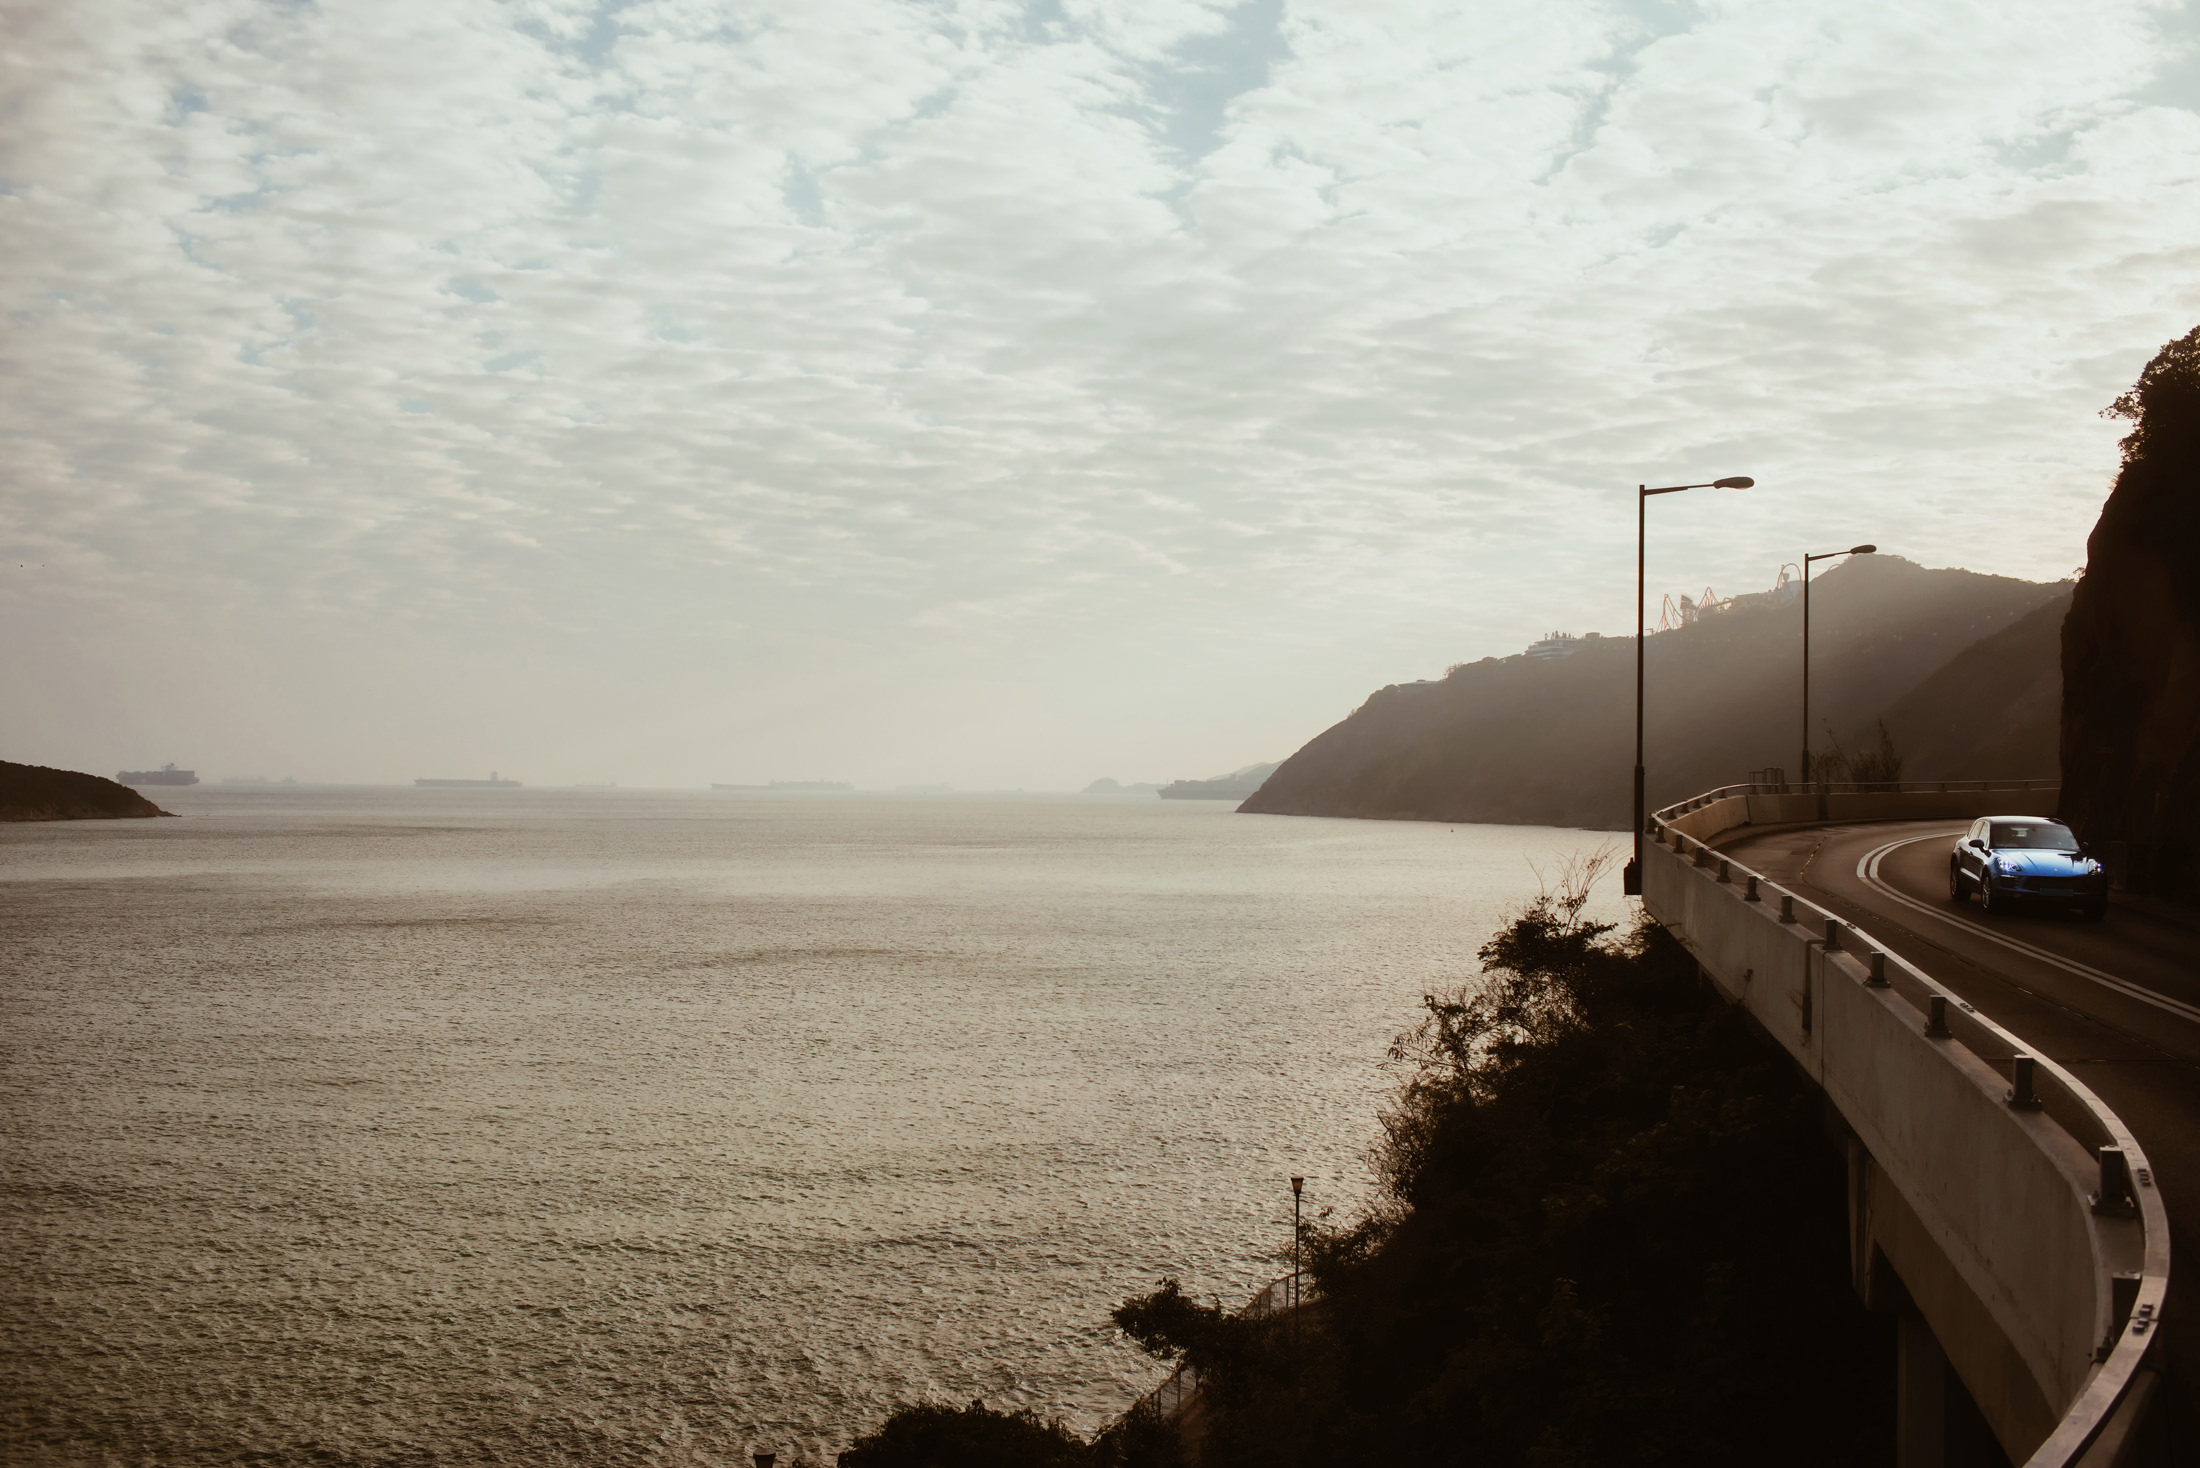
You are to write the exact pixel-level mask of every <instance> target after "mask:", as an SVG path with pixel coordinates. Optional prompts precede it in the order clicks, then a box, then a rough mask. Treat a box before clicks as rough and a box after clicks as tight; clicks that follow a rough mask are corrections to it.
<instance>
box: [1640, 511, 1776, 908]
mask: <svg viewBox="0 0 2200 1468" xmlns="http://www.w3.org/2000/svg"><path fill="white" fill-rule="evenodd" d="M1756 482H1757V481H1756V480H1754V479H1751V478H1750V477H1749V476H1748V475H1746V474H1738V475H1736V476H1734V477H1733V478H1731V479H1714V480H1712V481H1711V482H1710V483H1708V484H1670V485H1667V486H1666V487H1665V488H1664V489H1651V488H1649V487H1648V486H1647V485H1641V484H1638V485H1636V486H1635V827H1634V829H1635V837H1634V840H1635V845H1634V854H1633V855H1632V856H1631V857H1629V858H1628V862H1627V867H1626V870H1625V871H1623V872H1621V873H1620V879H1619V884H1620V892H1621V893H1622V894H1623V895H1624V896H1628V897H1640V896H1641V895H1642V814H1643V812H1642V645H1643V643H1644V642H1645V641H1647V640H1648V639H1646V638H1645V637H1644V636H1643V625H1642V597H1643V580H1642V545H1643V526H1644V514H1643V506H1645V505H1647V504H1648V503H1649V502H1650V496H1652V495H1654V494H1679V493H1680V492H1681V491H1682V490H1684V489H1748V488H1750V487H1751V486H1752V485H1754V484H1756Z"/></svg>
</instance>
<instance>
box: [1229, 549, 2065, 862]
mask: <svg viewBox="0 0 2200 1468" xmlns="http://www.w3.org/2000/svg"><path fill="white" fill-rule="evenodd" d="M2068 594H2069V588H2068V587H2067V586H2058V585H2043V584H2041V583H2038V582H2031V581H2019V580H2016V579H2015V578H2012V577H2007V576H1987V575H1981V574H1979V573H1977V572H1973V571H1963V570H1928V569H1926V568H1925V567H1922V566H1919V565H1916V564H1915V563H1913V562H1910V561H1906V560H1903V559H1902V558H1900V557H1898V556H1891V555H1879V556H1859V557H1856V558H1855V559H1853V560H1850V561H1846V562H1844V563H1842V564H1841V565H1839V566H1836V567H1835V568H1834V569H1833V570H1831V571H1829V572H1826V573H1823V574H1822V575H1820V576H1818V577H1816V578H1814V584H1813V587H1812V592H1811V643H1812V646H1811V708H1812V711H1813V712H1812V720H1811V721H1812V724H1813V725H1814V726H1815V727H1814V733H1813V738H1812V745H1813V747H1814V749H1816V750H1818V751H1820V752H1823V751H1824V750H1826V749H1827V748H1828V747H1829V746H1830V743H1831V740H1830V738H1829V731H1830V733H1831V734H1832V735H1838V736H1839V737H1840V738H1841V739H1842V740H1844V741H1846V742H1848V743H1849V744H1850V745H1851V746H1852V747H1853V746H1855V745H1857V744H1858V743H1860V742H1861V741H1862V739H1863V736H1864V735H1865V734H1866V733H1867V732H1869V733H1870V734H1871V736H1872V740H1873V742H1875V743H1876V740H1877V731H1876V721H1877V720H1878V719H1879V718H1880V717H1882V716H1883V715H1886V714H1889V713H1891V712H1895V711H1896V705H1897V704H1898V702H1899V701H1900V700H1902V699H1903V698H1904V696H1905V695H1907V694H1910V693H1911V692H1912V691H1913V690H1918V689H1920V688H1921V686H1922V685H1925V684H1926V683H1927V682H1928V680H1931V679H1934V678H1935V677H1936V675H1938V674H1940V673H1941V672H1942V671H1943V670H1945V669H1949V668H1950V667H1951V666H1952V665H1953V664H1954V663H1955V661H1956V658H1957V655H1958V654H1960V653H1962V652H1964V651H1965V650H1966V649H1969V648H1971V647H1973V646H1974V645H1976V644H1978V643H1980V642H1981V641H1982V640H1983V639H1987V638H1990V637H1992V636H1994V634H1997V633H2000V632H2004V631H2006V630H2010V629H2012V628H2013V627H2014V626H2015V624H2017V623H2018V622H2020V621H2021V620H2022V619H2023V618H2025V617H2026V616H2027V615H2028V614H2030V613H2033V612H2035V611H2038V610H2040V609H2041V608H2043V607H2045V606H2046V605H2047V604H2048V603H2050V602H2054V601H2057V600H2060V599H2063V598H2067V596H2068ZM2021 641H2022V639H2021V638H2020V639H2019V642H2020V643H2021ZM1801 648H1802V608H1801V606H1800V604H1799V603H1790V604H1789V605H1787V606H1783V607H1772V606H1758V607H1751V608H1745V609H1738V610H1734V611H1728V612H1721V613H1716V614H1712V615H1708V616H1704V617H1701V618H1699V619H1698V620H1696V621H1695V622H1694V623H1692V624H1690V625H1688V626H1685V627H1681V628H1677V629H1675V630H1673V631H1670V632H1663V633H1658V634H1655V635H1653V636H1652V637H1651V638H1650V639H1649V642H1648V645H1647V647H1646V649H1645V661H1646V670H1647V671H1646V677H1645V681H1646V683H1647V686H1648V690H1649V697H1648V700H1647V705H1646V714H1645V723H1646V743H1647V745H1648V755H1647V759H1646V764H1647V766H1648V771H1649V799H1650V803H1651V805H1652V806H1653V807H1655V806H1657V805H1660V804H1664V803H1666V802H1669V801H1672V800H1677V799H1680V798H1681V797H1683V796H1686V795H1689V794H1692V793H1694V792H1696V791H1698V790H1702V789H1705V788H1708V787H1709V786H1712V785H1716V784H1720V783H1723V782H1726V781H1732V780H1739V779H1741V778H1742V777H1743V776H1744V775H1745V774H1746V773H1747V772H1748V771H1750V770H1752V769H1759V768H1762V767H1764V766H1767V765H1776V766H1780V767H1783V768H1785V769H1787V770H1789V771H1790V772H1791V773H1793V772H1796V771H1797V764H1798V761H1799V757H1800V746H1801V743H1802V724H1801V709H1800V699H1801V686H1800V675H1801ZM2009 656H2011V657H2017V656H2019V654H2018V653H2017V652H2014V651H2012V652H2011V653H2010V654H2009ZM1988 661H1991V659H1989V660H1988ZM1958 674H1959V675H1960V674H1961V670H1958ZM1634 677H1635V651H1634V644H1633V643H1632V642H1630V641H1628V640H1627V639H1625V638H1602V639H1596V640H1594V641H1590V642H1587V643H1586V644H1585V645H1583V646H1582V648H1581V649H1580V650H1579V651H1577V652H1575V653H1573V654H1572V655H1571V656H1568V657H1562V658H1551V659H1547V660H1546V659H1532V658H1528V657H1525V656H1521V655H1515V656H1513V657H1509V658H1485V659H1483V660H1482V661H1481V662H1478V663H1471V664H1466V665H1463V666H1461V667H1458V668H1455V669H1453V670H1452V671H1451V673H1450V674H1449V675H1447V676H1446V677H1445V678H1444V679H1443V680H1442V681H1440V682H1432V683H1415V684H1402V685H1396V686H1393V687H1390V688H1385V689H1383V690H1382V691H1380V692H1378V693H1376V694H1374V695H1373V696H1372V697H1370V698H1369V699H1368V700H1367V702H1366V703H1365V704H1363V705H1362V706H1361V707H1360V708H1359V709H1358V710H1357V711H1355V712H1354V713H1353V714H1352V715H1351V717H1349V718H1347V719H1346V720H1345V721H1344V722H1343V723H1341V724H1338V725H1336V726H1335V727H1333V728H1331V729H1329V730H1327V731H1326V732H1324V733H1322V734H1321V735H1319V736H1317V737H1316V738H1314V739H1313V740H1311V741H1310V742H1309V743H1308V744H1307V745H1306V747H1305V748H1303V749H1301V750H1300V751H1299V752H1298V753H1297V754H1294V755H1293V756H1292V757H1291V758H1290V759H1288V760H1286V761H1284V763H1283V765H1282V767H1281V768H1279V769H1278V770H1277V771H1276V773H1275V774H1274V775H1272V776H1270V777H1269V779H1268V781H1267V782H1266V783H1265V784H1264V785H1262V786H1261V788H1260V789H1259V791H1258V792H1256V793H1255V794H1254V795H1253V797H1252V798H1251V799H1249V800H1247V801H1246V802H1245V804H1244V805H1243V806H1242V807H1240V809H1242V810H1245V811H1249V812H1256V813H1265V814H1274V815H1327V816H1363V817H1376V818H1386V819H1399V820H1445V821H1483V822H1497V823H1516V824H1539V825H1559V826H1586V827H1591V828H1599V829H1605V830H1620V829H1624V828H1625V826H1626V825H1627V808H1628V801H1629V798H1630V793H1631V791H1630V787H1631V784H1632V770H1633V766H1634ZM1961 686H1964V685H1963V683H1962V677H1961V676H1958V677H1956V678H1955V680H1954V681H1952V682H1950V683H1949V685H1948V688H1949V690H1950V692H1949V693H1948V694H1946V695H1942V696H1945V697H1954V696H1956V694H1955V691H1954V690H1957V689H1959V688H1960V687H1961ZM1937 708H1938V704H1937V703H1936V702H1935V700H1934V697H1933V696H1926V697H1924V698H1923V700H1922V702H1921V703H1920V705H1919V706H1917V707H1914V708H1905V709H1903V710H1901V711H1900V712H1901V715H1902V717H1903V718H1904V719H1905V720H1907V721H1908V723H1907V724H1906V727H1911V728H1914V729H1916V730H1917V731H1918V737H1921V738H1922V737H1924V735H1925V732H1926V731H1928V730H1931V729H1935V728H1938V727H1939V725H1938V723H1937V722H1936V721H1937V720H1938V719H1939V717H1940V715H1939V714H1938V713H1936V712H1935V710H1936V709H1937ZM2048 717H2049V718H2050V719H2051V718H2052V715H2048ZM1889 727H1890V730H1892V728H1893V725H1892V724H1890V726H1889ZM1936 737H1939V736H1936ZM2051 744H2052V740H2051V739H2050V747H2051ZM2023 750H2024V746H2023V745H2022V741H2021V738H2020V739H2019V740H2018V744H2017V746H2016V752H2018V753H2022V752H2023ZM1967 757H1968V753H1967V751H1965V750H1964V749H1961V748H1959V747H1958V746H1957V745H1956V744H1955V743H1954V742H1952V741H1951V740H1949V739H1947V738H1941V740H1940V744H1939V746H1937V747H1936V748H1935V749H1934V751H1933V752H1932V753H1931V755H1930V759H1929V760H1928V759H1926V758H1923V757H1921V758H1920V759H1919V760H1917V761H1916V762H1914V763H1913V765H1912V766H1911V767H1910V768H1907V769H1905V771H1904V773H1905V775H1906V776H1913V777H1916V778H1927V779H1939V778H1948V777H1949V776H1950V775H1951V774H1954V773H1957V772H1959V770H1960V765H1959V766H1957V767H1954V768H1950V769H1942V768H1938V767H1937V766H1938V763H1939V762H1941V761H1945V760H1951V759H1952V760H1957V761H1960V760H1962V759H1964V758H1967ZM2053 772H2054V764H2053V761H2052V760H2051V759H2044V760H2043V762H2042V764H2041V766H2040V768H2039V769H2037V770H2035V771H2030V772H2029V773H2033V774H2042V775H2045V774H2052V773H2053Z"/></svg>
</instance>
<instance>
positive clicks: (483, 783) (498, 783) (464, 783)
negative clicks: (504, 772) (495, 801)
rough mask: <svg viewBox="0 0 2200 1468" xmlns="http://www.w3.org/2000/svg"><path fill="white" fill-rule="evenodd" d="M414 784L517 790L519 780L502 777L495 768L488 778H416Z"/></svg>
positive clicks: (451, 788) (436, 787)
mask: <svg viewBox="0 0 2200 1468" xmlns="http://www.w3.org/2000/svg"><path fill="white" fill-rule="evenodd" d="M413 784H415V785H418V786H421V787H423V788H425V789H429V790H517V789H519V781H517V780H505V779H500V778H499V777H498V775H497V772H496V771H495V770H491V771H490V772H489V778H488V779H486V780H415V781H413Z"/></svg>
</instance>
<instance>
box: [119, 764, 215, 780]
mask: <svg viewBox="0 0 2200 1468" xmlns="http://www.w3.org/2000/svg"><path fill="white" fill-rule="evenodd" d="M115 779H116V781H117V782H119V783H121V784H124V785H196V784H198V783H199V772H198V771H197V770H179V769H177V768H176V767H175V766H174V765H162V766H161V767H160V768H159V769H157V770H124V771H122V772H121V773H119V774H117V775H116V776H115Z"/></svg>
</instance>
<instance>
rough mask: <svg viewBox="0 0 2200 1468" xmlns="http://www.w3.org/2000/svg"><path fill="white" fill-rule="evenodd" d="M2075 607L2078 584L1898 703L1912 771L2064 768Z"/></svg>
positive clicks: (1906, 764)
mask: <svg viewBox="0 0 2200 1468" xmlns="http://www.w3.org/2000/svg"><path fill="white" fill-rule="evenodd" d="M2069 611H2070V592H2069V590H2068V589H2063V590H2060V591H2058V592H2057V593H2056V595H2055V596H2053V597H2051V598H2050V599H2049V600H2048V601H2046V602H2045V603H2043V604H2042V605H2041V606H2040V607H2038V608H2037V609H2036V610H2034V611H2031V612H2027V613H2026V614H2025V615H2024V616H2022V617H2019V618H2018V619H2017V620H2016V621H2015V622H2013V623H2011V624H2010V625H2009V626H2008V627H2005V628H2004V629H2002V630H2001V631H1999V632H1996V633H1993V634H1992V635H1990V636H1987V637H1982V638H1980V639H1979V640H1978V641H1977V642H1974V643H1972V644H1971V645H1970V646H1969V647H1967V648H1965V649H1964V650H1963V651H1961V652H1959V653H1957V654H1956V655H1955V656H1954V657H1953V658H1951V659H1949V661H1948V663H1947V665H1946V666H1944V667H1942V668H1941V669H1940V670H1939V671H1938V672H1936V673H1934V674H1932V675H1931V676H1930V677H1928V678H1927V679H1926V680H1925V681H1924V682H1922V683H1920V684H1918V685H1917V687H1915V688H1913V689H1911V690H1910V691H1909V692H1908V693H1905V694H1903V695H1902V697H1900V698H1898V699H1896V700H1895V701H1894V702H1893V703H1892V704H1890V705H1889V706H1888V708H1887V712H1886V714H1885V716H1884V717H1885V720H1886V725H1887V733H1888V736H1889V737H1890V738H1892V739H1893V740H1894V744H1895V748H1896V749H1897V750H1899V751H1901V753H1902V756H1903V766H1902V775H1903V778H1904V779H1907V780H1954V779H1965V780H2029V779H2037V778H2040V777H2042V776H2049V775H2053V774H2054V773H2055V771H2056V769H2057V765H2058V759H2059V755H2058V754H2057V750H2056V746H2057V744H2058V742H2059V731H2058V727H2057V726H2058V724H2059V723H2060V721H2061V717H2062V666H2061V664H2062V625H2063V617H2064V616H2065V615H2066V614H2067V613H2068V612H2069ZM1875 733H1876V731H1875ZM1843 737H1844V738H1846V737H1847V736H1846V735H1844V736H1843Z"/></svg>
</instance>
